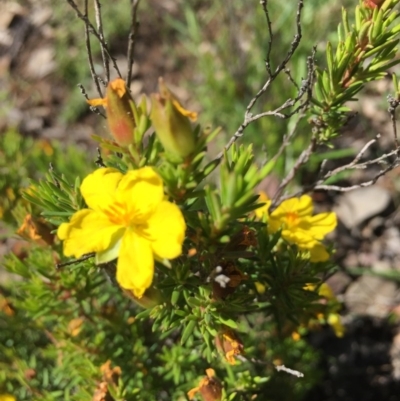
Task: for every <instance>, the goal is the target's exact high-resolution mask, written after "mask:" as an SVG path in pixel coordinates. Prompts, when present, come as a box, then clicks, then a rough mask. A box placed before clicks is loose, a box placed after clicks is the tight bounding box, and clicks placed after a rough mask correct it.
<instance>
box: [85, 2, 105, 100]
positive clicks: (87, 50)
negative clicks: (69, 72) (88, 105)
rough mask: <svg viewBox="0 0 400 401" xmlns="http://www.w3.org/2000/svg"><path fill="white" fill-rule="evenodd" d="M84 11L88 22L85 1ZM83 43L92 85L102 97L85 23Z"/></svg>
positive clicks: (87, 28)
mask: <svg viewBox="0 0 400 401" xmlns="http://www.w3.org/2000/svg"><path fill="white" fill-rule="evenodd" d="M84 10H85V17H86V20H88V12H89V10H88V0H85V3H84ZM85 43H86V53H87V56H88V60H89V69H90V74H91V75H92V80H93V82H94V84H95V85H96V88H97V92H98V93H99V96H100V97H103V92H102V90H101V88H100V84H99V80H98V77H97V74H96V71H95V68H94V64H93V55H92V46H91V44H90V34H89V25H88V24H87V23H86V22H85Z"/></svg>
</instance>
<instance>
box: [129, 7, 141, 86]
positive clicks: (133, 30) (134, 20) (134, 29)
mask: <svg viewBox="0 0 400 401" xmlns="http://www.w3.org/2000/svg"><path fill="white" fill-rule="evenodd" d="M139 2H140V0H131V17H132V18H131V29H130V32H129V42H128V57H127V58H128V73H127V76H126V86H127V87H128V88H129V87H130V86H131V82H132V66H133V63H134V59H133V56H134V53H135V41H136V35H137V32H138V28H139V23H138V22H137V9H138V6H139Z"/></svg>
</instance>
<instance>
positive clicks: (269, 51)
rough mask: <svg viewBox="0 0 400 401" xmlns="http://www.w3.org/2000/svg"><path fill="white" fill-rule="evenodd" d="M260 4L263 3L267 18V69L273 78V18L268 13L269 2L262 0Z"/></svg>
mask: <svg viewBox="0 0 400 401" xmlns="http://www.w3.org/2000/svg"><path fill="white" fill-rule="evenodd" d="M260 3H261V7H262V9H263V10H264V14H265V18H266V19H267V27H268V35H269V41H268V50H267V57H266V59H265V68H266V69H267V72H268V74H269V76H271V75H272V71H271V50H272V43H273V40H274V34H273V32H272V24H271V18H270V16H269V11H268V0H261V1H260Z"/></svg>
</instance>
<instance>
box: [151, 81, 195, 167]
mask: <svg viewBox="0 0 400 401" xmlns="http://www.w3.org/2000/svg"><path fill="white" fill-rule="evenodd" d="M159 86H160V93H157V94H152V95H151V104H152V110H151V115H150V118H151V121H152V123H153V127H154V129H155V131H156V135H157V137H158V139H159V140H160V142H161V143H162V145H163V146H164V149H165V150H166V152H167V153H169V154H170V156H172V157H173V158H174V159H176V160H179V161H181V160H182V159H183V158H185V157H187V156H189V155H190V154H191V153H192V152H193V151H194V149H195V146H196V135H195V132H194V131H193V129H192V125H191V122H190V121H196V119H197V113H195V112H192V111H188V110H185V109H184V108H183V107H182V105H181V104H180V103H179V101H178V99H177V98H176V97H175V96H174V95H173V93H172V92H171V91H170V90H169V89H168V88H167V87H166V85H165V84H164V81H163V80H162V78H160V80H159Z"/></svg>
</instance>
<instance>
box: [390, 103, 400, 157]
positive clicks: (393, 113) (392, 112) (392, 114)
mask: <svg viewBox="0 0 400 401" xmlns="http://www.w3.org/2000/svg"><path fill="white" fill-rule="evenodd" d="M388 102H389V108H388V112H389V115H390V120H391V121H392V127H393V135H394V143H395V145H396V149H399V142H398V139H397V125H396V109H397V107H399V104H400V101H399V100H397V99H395V98H394V97H393V96H390V95H389V96H388Z"/></svg>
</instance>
